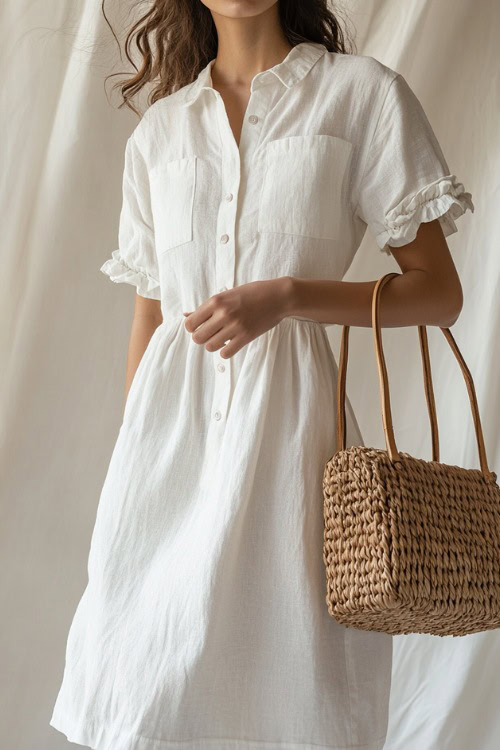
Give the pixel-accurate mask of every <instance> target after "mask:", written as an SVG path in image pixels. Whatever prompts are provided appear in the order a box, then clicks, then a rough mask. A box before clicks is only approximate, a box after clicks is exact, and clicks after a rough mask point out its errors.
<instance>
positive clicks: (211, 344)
mask: <svg viewBox="0 0 500 750" xmlns="http://www.w3.org/2000/svg"><path fill="white" fill-rule="evenodd" d="M242 338H243V335H242V333H241V332H238V329H237V327H236V326H235V325H233V326H225V327H224V328H222V329H221V330H220V331H218V332H217V333H216V334H215V335H214V336H212V338H210V339H209V340H208V341H207V343H206V344H205V349H206V350H207V351H209V352H215V351H217V350H218V349H221V350H222V347H223V346H231V347H232V349H229V351H230V352H231V351H234V348H235V347H237V346H239V345H240V344H241V340H242ZM227 342H229V343H227ZM233 342H234V343H233ZM241 345H242V344H241ZM227 351H228V350H227V349H226V353H227Z"/></svg>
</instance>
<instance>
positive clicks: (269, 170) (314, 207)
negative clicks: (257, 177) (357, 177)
mask: <svg viewBox="0 0 500 750" xmlns="http://www.w3.org/2000/svg"><path fill="white" fill-rule="evenodd" d="M351 150H352V144H351V143H350V142H349V141H346V140H344V139H343V138H338V137H337V136H333V135H294V136H289V137H287V138H279V139H277V140H275V141H269V143H267V144H266V145H265V147H264V176H263V181H262V189H261V193H260V200H259V215H258V226H257V229H258V231H259V232H277V233H280V234H294V235H299V236H301V237H315V238H318V239H323V240H338V239H341V237H342V222H343V220H344V221H345V220H346V218H345V215H344V214H345V199H344V177H345V174H346V170H347V165H348V162H349V157H350V155H351Z"/></svg>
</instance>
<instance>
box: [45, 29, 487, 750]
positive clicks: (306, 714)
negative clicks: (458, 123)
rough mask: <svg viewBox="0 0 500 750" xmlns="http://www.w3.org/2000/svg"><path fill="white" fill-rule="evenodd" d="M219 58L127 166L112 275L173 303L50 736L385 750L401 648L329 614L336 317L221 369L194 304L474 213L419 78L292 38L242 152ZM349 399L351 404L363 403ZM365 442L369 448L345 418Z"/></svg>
mask: <svg viewBox="0 0 500 750" xmlns="http://www.w3.org/2000/svg"><path fill="white" fill-rule="evenodd" d="M213 62H214V61H213V60H212V61H210V62H209V63H208V65H207V66H206V67H205V68H203V69H202V70H201V72H200V73H199V75H198V77H197V78H196V79H195V80H194V81H193V82H192V83H190V84H188V85H186V86H183V87H182V88H180V89H178V90H177V91H176V92H174V93H172V94H170V95H169V96H167V97H165V98H163V99H161V100H160V101H158V102H155V103H154V104H153V105H151V106H150V107H149V108H148V109H147V111H146V112H145V114H144V116H143V118H142V119H141V121H140V122H139V124H138V125H137V126H136V128H135V130H134V131H133V132H132V134H131V136H130V138H129V140H128V142H127V145H126V152H125V166H124V175H123V206H122V211H121V215H120V225H119V243H118V248H117V249H116V250H114V251H113V252H112V254H111V257H110V258H109V259H108V260H107V261H106V262H105V263H104V265H103V266H102V269H101V270H102V271H103V272H104V273H105V274H107V275H108V276H109V277H110V278H111V279H112V280H113V281H115V282H126V283H129V284H132V285H134V286H135V288H136V290H137V292H138V294H140V295H142V296H143V297H148V298H153V299H157V300H161V309H162V313H163V323H162V324H161V325H160V326H159V327H158V328H157V329H156V330H155V332H154V333H153V336H152V338H151V340H150V342H149V344H148V346H147V349H146V351H145V352H144V355H143V357H142V359H141V361H140V364H139V366H138V368H137V370H136V373H135V376H134V379H133V381H132V384H131V387H130V390H129V394H128V399H127V403H126V408H125V412H124V417H123V422H122V424H121V427H120V430H119V434H118V437H117V441H116V444H115V447H114V451H113V454H112V457H111V461H110V464H109V469H108V472H107V475H106V478H105V482H104V486H103V488H102V495H101V497H100V502H99V505H98V510H97V517H96V521H95V527H94V530H93V534H92V540H91V544H90V553H89V560H88V584H87V586H86V588H85V591H84V592H83V595H82V597H81V600H80V602H79V604H78V607H77V609H76V612H75V614H74V618H73V621H72V624H71V629H70V632H69V636H68V641H67V648H66V661H65V668H64V676H63V680H62V685H61V687H60V691H59V694H58V696H57V701H56V703H55V707H54V711H53V715H52V718H51V721H50V723H51V725H52V726H53V727H55V728H56V729H58V730H60V731H62V732H64V733H65V734H66V735H67V737H68V738H69V740H70V741H72V742H77V743H80V744H82V745H88V746H90V747H92V748H97V749H98V750H163V749H164V750H167V749H173V748H175V749H176V750H181V749H182V750H187V748H214V749H215V748H217V750H219V749H222V748H227V749H229V748H235V749H236V748H238V749H240V750H243V749H245V750H251V749H252V750H256V749H257V748H259V749H262V750H278V749H279V750H285V749H286V750H299V749H300V750H305V749H306V748H308V749H313V748H314V750H322V749H324V750H326V748H330V749H332V748H335V749H336V750H346V749H347V748H356V749H357V750H376V749H379V748H382V746H383V744H384V738H385V736H386V730H387V722H388V703H389V693H390V682H391V661H392V636H390V635H388V634H385V633H378V632H368V631H362V630H358V629H356V628H348V627H345V626H344V625H341V624H339V623H337V622H336V620H334V619H333V618H332V617H331V616H330V615H329V613H328V611H327V605H326V579H325V569H324V563H323V559H322V546H323V496H322V477H323V469H324V465H325V463H326V461H327V460H328V458H329V457H330V456H331V455H332V453H333V452H334V451H335V450H336V445H335V415H336V404H335V389H336V377H337V368H336V363H335V359H334V357H333V354H332V351H331V348H330V345H329V341H328V337H327V332H326V326H327V324H326V323H322V322H316V321H313V320H310V319H308V318H303V317H298V316H297V317H296V316H289V317H285V318H284V319H283V320H282V321H281V322H280V323H279V324H277V325H276V326H274V327H273V328H272V329H271V330H269V331H267V332H266V333H264V334H262V335H260V336H258V337H257V338H256V339H254V340H253V341H251V342H250V343H249V344H248V345H246V346H245V347H243V348H242V349H241V350H240V351H238V352H237V353H236V354H235V355H233V356H232V357H230V358H227V359H224V358H223V357H221V356H220V350H219V351H217V352H208V351H207V350H206V349H205V347H204V346H203V345H199V344H196V343H195V342H193V340H192V337H191V334H190V333H189V332H187V331H186V328H185V326H184V322H185V317H184V316H183V311H192V310H194V309H196V307H197V306H199V305H200V304H201V303H202V302H204V301H205V300H207V299H208V298H209V297H210V296H211V295H214V294H216V293H218V292H220V291H221V290H225V289H231V288H233V287H235V286H237V285H240V284H245V283H247V282H251V281H256V280H262V279H272V278H276V277H280V276H286V275H289V276H296V277H301V278H303V279H338V280H340V279H342V277H343V275H344V273H345V272H346V270H347V269H348V267H349V265H350V263H351V261H352V259H353V257H354V254H355V252H356V250H357V248H358V246H359V244H360V242H361V239H362V237H363V235H364V232H365V230H366V228H367V226H368V227H369V230H370V231H371V232H372V233H373V235H374V236H375V237H376V241H377V244H378V247H379V248H380V250H381V251H383V252H386V253H390V250H389V247H390V246H392V247H398V246H400V245H404V244H406V243H408V242H411V240H413V239H414V238H415V236H416V232H417V229H418V227H419V225H420V224H421V223H422V222H426V221H430V220H432V219H435V218H438V219H439V221H440V222H441V225H442V227H443V230H444V233H445V236H447V235H449V234H451V233H452V232H455V231H456V225H455V222H454V220H455V219H456V218H457V217H458V216H460V215H461V214H463V213H464V212H465V211H466V209H467V208H469V209H470V210H471V211H472V210H474V208H473V204H472V202H471V195H470V193H466V192H465V191H464V187H463V185H462V184H460V183H459V182H457V180H456V178H455V175H452V174H450V173H449V168H448V165H447V163H446V161H445V158H444V156H443V153H442V151H441V149H440V147H439V144H438V142H437V140H436V137H435V135H434V133H433V131H432V129H431V126H430V124H429V122H428V120H427V118H426V116H425V114H424V111H423V110H422V107H421V105H420V103H419V101H418V99H417V98H416V96H415V94H414V93H413V92H412V90H411V89H410V88H409V86H408V84H407V83H406V81H405V79H404V78H403V77H402V76H401V75H400V74H399V73H397V72H395V71H393V70H391V69H390V68H388V67H386V66H385V65H383V64H382V63H380V62H379V61H377V60H376V59H374V58H372V57H367V56H359V55H341V54H336V53H332V52H329V51H327V50H326V48H325V47H324V46H323V45H322V44H317V43H312V42H305V43H301V44H298V45H297V46H295V47H294V48H293V49H292V50H291V51H290V52H289V53H288V55H287V56H286V57H285V59H284V60H283V61H282V62H281V63H279V64H277V65H275V66H274V67H272V68H270V69H268V70H265V71H263V72H260V73H258V74H257V75H255V76H254V77H253V79H252V82H251V87H250V98H249V101H248V106H247V109H246V112H245V116H244V120H243V126H242V131H241V140H240V144H239V147H238V145H237V143H236V140H235V138H234V135H233V133H232V130H231V127H230V123H229V120H228V117H227V113H226V109H225V106H224V102H223V99H222V97H221V96H220V94H219V92H218V91H217V90H216V89H214V88H213V86H212V79H211V74H210V71H211V67H212V64H213ZM349 406H350V405H349ZM347 427H348V430H347V435H348V445H352V444H362V436H361V434H360V432H359V429H358V426H357V422H356V419H355V415H354V414H353V412H352V409H350V408H349V412H348V423H347Z"/></svg>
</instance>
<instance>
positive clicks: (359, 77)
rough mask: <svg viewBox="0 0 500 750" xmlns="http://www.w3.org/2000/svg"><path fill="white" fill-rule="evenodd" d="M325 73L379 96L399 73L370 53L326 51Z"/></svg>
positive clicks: (357, 88) (355, 87) (341, 81)
mask: <svg viewBox="0 0 500 750" xmlns="http://www.w3.org/2000/svg"><path fill="white" fill-rule="evenodd" d="M323 57H324V59H325V68H326V69H325V73H326V72H328V73H331V75H332V77H333V79H337V80H339V82H340V83H342V84H347V85H348V86H350V87H353V88H354V89H356V90H359V91H360V92H364V93H365V94H369V95H372V96H373V95H375V96H380V95H382V96H383V94H384V93H385V92H386V91H387V90H388V88H389V86H390V85H391V83H392V82H393V80H394V79H395V78H397V77H398V76H400V73H399V72H398V71H396V70H393V68H390V67H389V66H388V65H385V64H384V63H382V62H381V61H380V60H377V58H376V57H372V56H371V55H354V54H340V53H337V52H327V53H326V54H325V55H323Z"/></svg>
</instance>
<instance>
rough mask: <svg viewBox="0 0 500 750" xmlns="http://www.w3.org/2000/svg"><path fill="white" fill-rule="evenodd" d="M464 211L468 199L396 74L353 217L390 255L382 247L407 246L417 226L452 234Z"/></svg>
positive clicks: (415, 101) (419, 108) (469, 203)
mask: <svg viewBox="0 0 500 750" xmlns="http://www.w3.org/2000/svg"><path fill="white" fill-rule="evenodd" d="M467 209H470V211H471V212H474V205H473V203H472V196H471V194H470V193H467V192H465V189H464V186H463V185H462V183H460V182H458V181H457V179H456V177H455V175H454V174H450V170H449V167H448V164H447V163H446V159H445V157H444V155H443V152H442V150H441V147H440V145H439V143H438V141H437V138H436V135H435V133H434V131H433V130H432V127H431V125H430V123H429V120H428V119H427V116H426V114H425V112H424V109H423V107H422V105H421V104H420V101H419V100H418V98H417V97H416V95H415V94H414V93H413V91H412V89H411V88H410V86H409V85H408V83H407V82H406V80H405V79H404V78H403V76H402V75H401V74H400V73H396V75H395V77H394V78H393V79H392V81H391V82H390V84H389V88H388V90H387V93H386V95H385V99H384V103H383V105H382V108H381V112H380V115H379V119H378V122H377V124H376V127H375V132H374V134H373V137H372V139H371V144H370V147H369V149H368V152H367V155H366V157H365V159H364V164H363V165H362V177H361V179H360V181H359V187H358V192H357V206H356V208H355V211H354V213H355V215H356V216H358V217H359V218H360V219H361V220H362V221H363V222H364V223H365V224H367V225H368V227H369V228H370V230H371V231H372V232H373V234H374V236H375V238H376V240H377V244H378V246H379V248H380V249H381V250H382V251H383V252H385V253H387V254H388V255H390V250H389V249H388V248H387V246H388V245H389V246H392V247H400V246H401V245H406V244H407V243H409V242H412V240H414V239H415V237H416V236H417V230H418V228H419V226H420V224H422V223H423V222H427V221H432V220H434V219H439V221H440V224H441V227H442V229H443V233H444V236H445V237H447V236H448V235H450V234H453V233H454V232H456V231H457V226H456V224H455V219H457V218H458V217H459V216H461V215H462V214H464V213H465V211H466V210H467Z"/></svg>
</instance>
